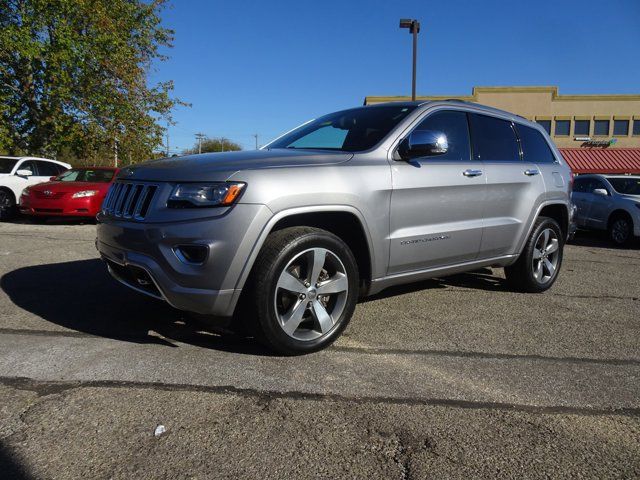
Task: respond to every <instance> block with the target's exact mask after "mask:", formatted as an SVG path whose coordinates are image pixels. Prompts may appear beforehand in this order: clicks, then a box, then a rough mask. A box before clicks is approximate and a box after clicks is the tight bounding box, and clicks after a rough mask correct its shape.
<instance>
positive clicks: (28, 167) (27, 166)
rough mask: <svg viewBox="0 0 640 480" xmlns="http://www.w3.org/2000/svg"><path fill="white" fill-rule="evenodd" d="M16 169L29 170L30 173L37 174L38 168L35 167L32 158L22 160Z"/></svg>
mask: <svg viewBox="0 0 640 480" xmlns="http://www.w3.org/2000/svg"><path fill="white" fill-rule="evenodd" d="M18 170H31V175H38V168H37V167H36V162H34V161H33V160H27V161H26V162H22V163H21V164H20V166H19V167H18Z"/></svg>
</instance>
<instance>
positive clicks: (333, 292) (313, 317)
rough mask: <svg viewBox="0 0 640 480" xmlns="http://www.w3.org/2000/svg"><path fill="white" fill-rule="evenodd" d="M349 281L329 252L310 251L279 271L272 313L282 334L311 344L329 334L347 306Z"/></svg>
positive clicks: (322, 249) (322, 250)
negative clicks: (274, 313) (274, 314)
mask: <svg viewBox="0 0 640 480" xmlns="http://www.w3.org/2000/svg"><path fill="white" fill-rule="evenodd" d="M348 292H349V280H348V278H347V273H346V269H345V267H344V264H343V263H342V261H341V260H340V258H338V256H337V255H336V254H334V253H333V252H332V251H331V250H328V249H326V248H310V249H308V250H304V251H303V252H300V253H298V254H297V255H296V256H295V257H293V259H292V260H291V261H289V263H287V265H286V266H285V268H284V269H283V270H282V272H281V273H280V276H279V277H278V282H277V284H276V289H275V298H274V303H275V312H276V316H277V318H278V322H279V324H280V327H281V328H282V330H283V331H284V332H285V333H286V334H287V335H289V336H290V337H293V338H295V339H296V340H302V341H310V340H315V339H317V338H319V337H322V336H325V335H327V334H329V332H331V330H332V329H333V328H334V327H335V325H336V323H337V322H338V320H339V318H340V316H341V314H342V312H343V311H344V308H345V306H346V303H347V294H348Z"/></svg>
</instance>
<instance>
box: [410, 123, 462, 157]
mask: <svg viewBox="0 0 640 480" xmlns="http://www.w3.org/2000/svg"><path fill="white" fill-rule="evenodd" d="M415 130H430V131H433V132H439V133H443V134H444V135H445V136H446V137H447V143H448V144H449V145H448V150H447V153H443V154H441V155H434V156H433V158H435V159H438V160H463V161H469V160H470V159H471V149H470V147H469V124H468V123H467V114H466V113H465V112H454V111H450V110H445V111H439V112H436V113H433V114H431V115H429V116H428V117H427V118H425V119H424V120H423V121H422V122H420V124H419V125H418V126H417V127H416V128H415Z"/></svg>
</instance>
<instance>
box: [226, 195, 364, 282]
mask: <svg viewBox="0 0 640 480" xmlns="http://www.w3.org/2000/svg"><path fill="white" fill-rule="evenodd" d="M267 208H268V207H267ZM320 212H323V213H324V212H346V213H351V214H353V215H355V216H356V218H357V219H358V221H359V222H360V224H361V225H362V229H363V231H364V234H365V237H366V240H367V246H368V247H369V252H370V253H371V255H370V259H369V262H370V268H371V269H372V271H373V265H374V261H373V259H374V258H376V256H375V255H376V253H375V250H374V245H373V242H372V241H371V234H370V232H369V228H368V225H367V221H366V220H365V218H364V215H363V214H362V212H361V211H360V210H358V209H357V208H355V207H352V206H351V205H308V206H305V207H296V208H289V209H286V210H281V211H279V212H277V213H275V214H274V215H273V216H272V217H271V218H270V219H269V221H268V222H267V223H266V224H265V225H264V227H263V228H262V230H261V232H260V235H259V236H258V239H257V240H256V242H255V243H254V245H253V248H252V249H251V253H250V254H249V256H248V258H247V261H246V262H245V264H244V267H243V268H242V273H241V274H240V277H239V278H238V281H237V283H236V286H235V288H236V291H240V290H242V288H243V287H244V284H245V283H246V281H247V278H249V273H251V269H252V268H253V264H254V263H255V261H256V258H257V257H258V254H259V253H260V250H261V249H262V246H263V245H264V242H265V241H266V239H267V236H268V235H269V233H271V231H272V230H273V227H274V226H275V225H276V224H277V223H278V222H279V221H280V220H282V219H283V218H287V217H290V216H293V215H299V214H302V213H320Z"/></svg>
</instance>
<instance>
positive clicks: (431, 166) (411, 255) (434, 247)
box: [388, 109, 486, 274]
mask: <svg viewBox="0 0 640 480" xmlns="http://www.w3.org/2000/svg"><path fill="white" fill-rule="evenodd" d="M419 129H421V130H428V131H431V132H432V133H434V132H437V133H438V136H444V137H445V138H446V141H447V143H448V149H447V151H446V153H444V154H438V155H433V156H424V157H420V158H414V159H412V160H410V161H394V162H393V164H392V181H393V191H392V194H391V216H390V258H389V270H388V271H389V273H390V274H393V273H399V272H406V271H411V270H422V269H427V268H433V267H439V266H445V265H453V264H457V263H463V262H467V261H471V260H475V258H476V257H477V255H478V250H479V248H480V240H481V238H482V213H483V209H484V201H485V192H486V186H485V177H484V176H483V175H482V162H480V161H474V160H472V159H471V151H470V143H469V126H468V122H467V116H466V113H465V112H463V111H458V110H449V109H445V110H436V111H435V112H432V113H430V114H428V115H427V117H426V118H425V119H423V120H421V122H420V123H419V124H418V126H417V127H416V128H415V129H414V130H419Z"/></svg>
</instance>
